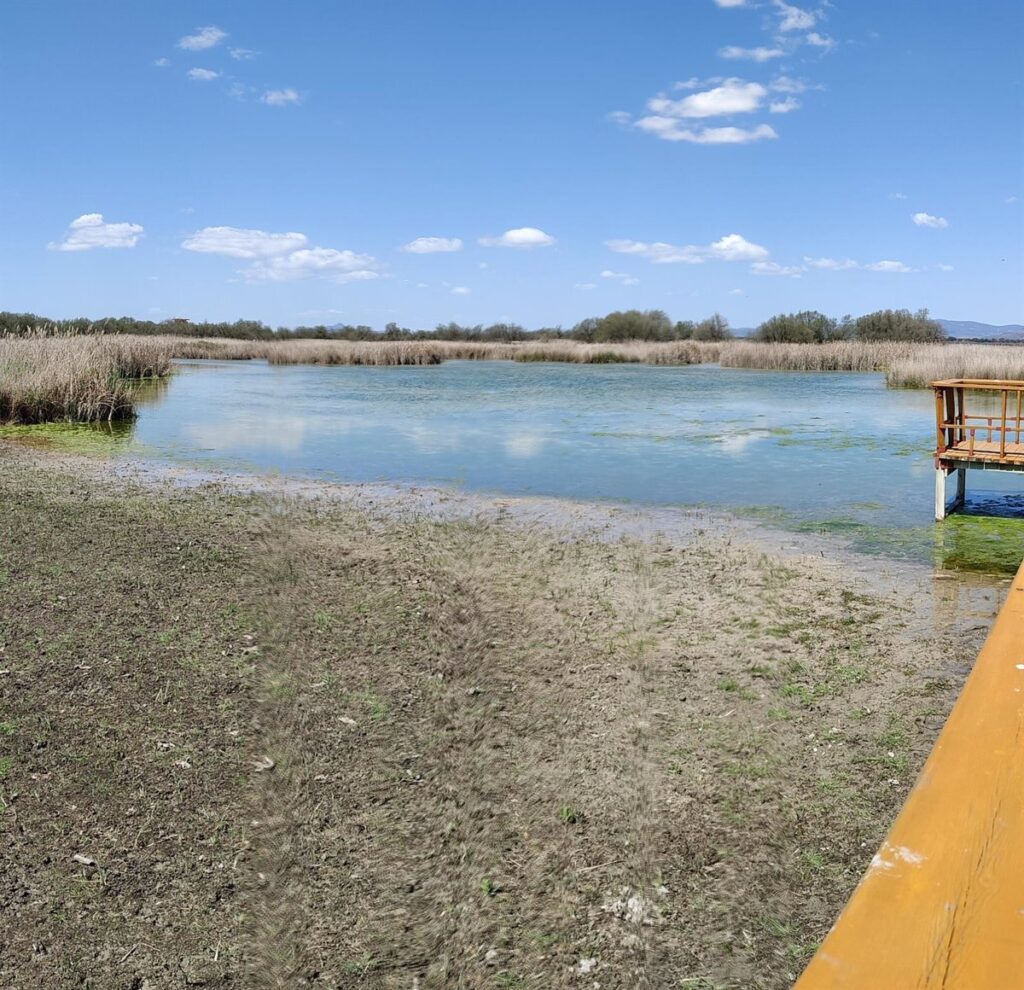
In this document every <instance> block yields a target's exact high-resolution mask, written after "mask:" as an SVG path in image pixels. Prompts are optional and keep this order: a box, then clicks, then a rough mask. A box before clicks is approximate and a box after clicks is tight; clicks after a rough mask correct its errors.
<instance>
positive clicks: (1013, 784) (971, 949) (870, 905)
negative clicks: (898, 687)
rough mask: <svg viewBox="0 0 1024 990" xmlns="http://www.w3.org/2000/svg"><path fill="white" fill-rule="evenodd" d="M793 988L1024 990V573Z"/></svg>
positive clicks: (798, 989)
mask: <svg viewBox="0 0 1024 990" xmlns="http://www.w3.org/2000/svg"><path fill="white" fill-rule="evenodd" d="M794 990H1024V566H1022V567H1021V570H1020V571H1018V573H1017V577H1016V579H1015V580H1014V582H1013V586H1012V588H1011V589H1010V592H1009V595H1008V597H1007V600H1006V603H1005V604H1004V605H1003V608H1002V610H1001V612H1000V613H999V616H998V618H997V619H996V623H995V625H994V626H993V628H992V632H991V633H990V634H989V638H988V640H987V642H986V643H985V646H984V648H983V649H982V651H981V653H980V654H979V656H978V660H977V662H976V663H975V665H974V669H973V671H972V672H971V674H970V676H969V677H968V679H967V682H966V683H965V685H964V688H963V691H962V692H961V694H960V697H959V699H958V700H957V703H956V705H955V707H954V708H953V711H952V713H951V714H950V716H949V719H948V720H947V722H946V725H945V727H944V728H943V730H942V733H941V734H940V735H939V738H938V741H937V742H936V743H935V747H934V749H933V750H932V753H931V755H930V756H929V758H928V762H927V763H926V764H925V766H924V769H923V770H922V771H921V776H920V778H919V779H918V781H917V784H916V785H915V787H914V789H913V791H912V792H911V794H910V796H909V797H908V798H907V801H906V803H905V804H904V806H903V810H902V811H901V812H900V815H899V817H898V818H897V819H896V823H895V824H894V825H893V827H892V830H891V831H890V833H889V835H888V837H887V838H886V840H885V842H883V843H882V846H881V848H880V849H879V850H878V853H877V854H876V855H875V857H874V859H873V860H872V863H871V866H870V867H869V868H868V871H867V873H866V874H865V876H864V878H863V879H862V880H861V882H860V885H859V886H858V887H857V889H856V891H854V894H853V896H852V897H851V899H850V902H849V904H848V905H847V906H846V910H845V911H844V912H843V913H842V915H841V916H840V918H839V920H838V921H837V922H836V924H835V925H834V926H833V928H832V931H831V932H830V933H829V935H828V937H827V938H826V939H825V941H824V943H823V944H822V946H821V948H820V949H819V950H818V952H817V954H816V955H815V956H814V958H813V959H812V960H811V963H810V965H809V966H808V967H807V969H806V971H805V972H804V974H803V976H801V978H800V979H799V980H798V981H797V983H796V986H795V988H794Z"/></svg>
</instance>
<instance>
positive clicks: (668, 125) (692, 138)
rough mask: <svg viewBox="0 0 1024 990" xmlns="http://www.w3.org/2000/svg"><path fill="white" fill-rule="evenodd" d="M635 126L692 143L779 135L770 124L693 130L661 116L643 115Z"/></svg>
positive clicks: (746, 140) (742, 141)
mask: <svg viewBox="0 0 1024 990" xmlns="http://www.w3.org/2000/svg"><path fill="white" fill-rule="evenodd" d="M634 126H635V127H637V128H639V129H640V130H642V131H644V132H645V133H647V134H653V135H654V136H655V137H657V138H661V140H662V141H688V142H689V143H690V144H750V143H751V142H753V141H764V140H770V139H774V138H777V137H778V136H779V135H778V134H777V133H776V131H775V129H774V128H773V127H769V125H768V124H759V125H758V126H757V127H751V128H745V127H702V128H698V129H697V130H693V129H692V128H689V127H684V126H683V125H682V124H680V123H679V121H678V120H676V119H675V118H673V117H659V116H652V117H641V118H640V119H639V120H638V121H637V122H636V124H634Z"/></svg>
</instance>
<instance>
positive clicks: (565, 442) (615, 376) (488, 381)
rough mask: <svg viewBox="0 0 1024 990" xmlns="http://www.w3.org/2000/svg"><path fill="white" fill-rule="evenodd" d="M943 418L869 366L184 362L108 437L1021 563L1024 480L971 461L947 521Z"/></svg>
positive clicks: (285, 467) (268, 464)
mask: <svg viewBox="0 0 1024 990" xmlns="http://www.w3.org/2000/svg"><path fill="white" fill-rule="evenodd" d="M933 416H934V406H933V399H932V395H931V392H930V391H926V390H925V391H909V390H908V391H904V390H890V389H887V388H886V387H885V383H884V380H883V377H882V376H881V375H877V374H845V373H832V374H811V373H794V372H781V373H778V372H767V371H745V370H735V369H722V368H719V367H717V366H709V365H697V366H691V367H682V368H680V367H651V366H646V365H575V364H527V363H513V362H492V361H486V362H462V361H453V362H448V363H445V364H442V365H439V366H433V367H382V368H373V367H349V366H335V367H317V366H310V365H295V366H270V365H267V364H266V363H264V362H242V361H239V362H217V361H207V362H182V363H181V365H180V369H179V373H178V374H177V375H175V376H174V377H173V378H172V379H171V381H170V383H169V384H168V385H167V386H166V387H163V388H160V389H159V390H155V391H154V392H153V394H152V395H150V396H149V397H148V398H147V399H146V400H145V401H144V402H143V403H142V404H141V406H140V409H139V416H138V419H137V421H136V422H135V423H134V425H133V427H132V428H131V430H130V431H129V432H127V433H125V434H123V435H122V436H121V437H120V438H119V439H117V438H111V443H112V444H116V446H117V448H118V450H119V451H122V452H124V453H127V454H131V455H132V456H136V457H137V456H145V457H155V458H160V459H167V460H173V461H177V462H185V463H188V464H191V465H197V466H207V467H213V466H215V467H217V468H224V469H243V470H252V469H256V470H260V471H266V470H274V471H280V472H284V473H287V474H291V475H296V476H301V477H312V478H317V479H321V480H337V481H346V482H380V481H386V482H399V483H412V484H417V485H429V486H440V487H458V488H462V489H466V490H472V491H480V492H491V493H502V494H511V495H545V496H559V497H568V498H573V499H581V500H594V499H609V500H614V501H620V502H631V503H639V504H645V505H672V506H708V507H714V508H722V509H727V510H730V511H732V512H735V513H738V514H741V515H747V516H753V517H756V518H759V519H761V520H763V521H765V522H767V523H769V524H773V525H777V526H781V527H783V528H787V529H797V530H803V531H822V532H828V533H833V534H839V535H842V536H843V537H844V538H846V539H848V540H850V541H851V542H852V543H853V545H854V546H855V547H856V548H857V549H865V550H873V551H876V552H882V553H884V554H885V555H891V556H897V557H905V558H907V559H918V560H931V559H933V558H934V557H935V555H936V554H937V555H939V557H940V558H941V560H940V561H938V562H940V563H941V562H944V563H946V564H947V565H950V566H968V567H981V568H983V569H996V570H1006V569H1009V568H1015V567H1016V564H1017V563H1018V562H1019V560H1020V558H1021V554H1022V550H1024V523H1022V521H1021V519H1020V518H1008V517H1015V516H1016V517H1019V516H1020V515H1021V514H1022V510H1024V476H1022V475H1005V474H999V473H996V472H987V473H984V474H982V473H980V472H972V473H971V474H970V475H969V477H968V498H969V501H968V512H969V513H975V514H979V515H976V517H975V518H971V516H970V515H966V516H962V517H958V516H954V517H952V518H951V519H950V520H948V521H947V523H945V524H943V525H942V526H936V525H935V524H934V523H933V522H932V510H933V498H934V494H933V484H934V480H933V479H934V475H933V467H932V458H931V450H932V447H933V444H934V425H933ZM950 484H952V482H950ZM993 515H994V516H1002V517H1004V518H993Z"/></svg>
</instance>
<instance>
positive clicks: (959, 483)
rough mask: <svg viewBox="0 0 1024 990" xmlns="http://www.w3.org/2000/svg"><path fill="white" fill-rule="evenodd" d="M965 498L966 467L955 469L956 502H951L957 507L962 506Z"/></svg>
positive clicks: (960, 507)
mask: <svg viewBox="0 0 1024 990" xmlns="http://www.w3.org/2000/svg"><path fill="white" fill-rule="evenodd" d="M966 500H967V468H957V469H956V502H954V503H953V504H954V505H955V506H956V508H958V509H962V508H963V507H964V502H965V501H966Z"/></svg>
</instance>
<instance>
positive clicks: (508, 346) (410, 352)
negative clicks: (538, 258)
mask: <svg viewBox="0 0 1024 990" xmlns="http://www.w3.org/2000/svg"><path fill="white" fill-rule="evenodd" d="M188 343H193V341H189V342H188ZM201 343H203V344H209V345H211V346H210V352H209V354H205V355H202V356H210V357H229V356H231V357H234V356H238V357H265V358H266V359H267V360H268V361H269V362H270V363H271V364H359V365H377V366H384V365H392V366H394V365H435V364H441V363H442V362H444V361H555V362H563V363H571V364H622V363H636V364H639V363H643V364H700V363H702V362H707V361H717V360H718V359H719V356H720V354H721V351H722V345H721V344H713V343H700V342H697V341H691V340H682V341H673V342H670V343H654V342H646V341H626V342H623V343H608V344H587V343H582V342H580V341H576V340H551V341H535V342H526V343H498V342H488V341H453V340H401V341H388V340H381V341H343V340H288V341H270V342H262V341H253V342H252V344H253V345H254V346H253V347H252V348H251V349H244V348H243V349H235V348H231V347H230V346H225V345H230V344H234V343H236V342H234V341H202V342H201ZM243 343H248V342H243ZM185 350H188V348H183V353H181V354H180V355H176V356H181V357H185V356H199V355H197V354H196V355H193V354H186V353H184V351H185Z"/></svg>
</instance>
